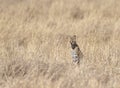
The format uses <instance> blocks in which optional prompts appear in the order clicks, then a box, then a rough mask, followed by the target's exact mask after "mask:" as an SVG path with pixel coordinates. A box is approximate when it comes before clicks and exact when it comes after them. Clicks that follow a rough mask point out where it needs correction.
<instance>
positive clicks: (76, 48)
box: [70, 35, 83, 64]
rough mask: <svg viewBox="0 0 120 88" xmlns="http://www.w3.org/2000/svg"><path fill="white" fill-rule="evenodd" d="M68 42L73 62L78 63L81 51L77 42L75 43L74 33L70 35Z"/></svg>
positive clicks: (81, 55)
mask: <svg viewBox="0 0 120 88" xmlns="http://www.w3.org/2000/svg"><path fill="white" fill-rule="evenodd" d="M70 44H71V48H72V60H73V63H76V64H79V63H80V59H81V58H82V57H83V53H82V52H81V50H80V48H79V46H78V44H77V43H76V35H74V36H72V37H70Z"/></svg>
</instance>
